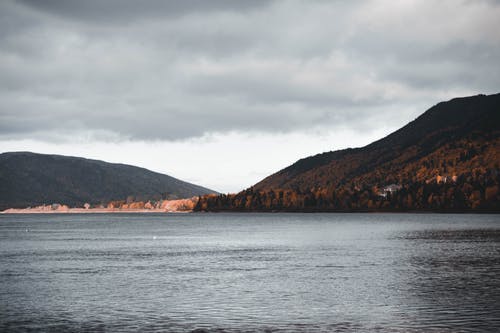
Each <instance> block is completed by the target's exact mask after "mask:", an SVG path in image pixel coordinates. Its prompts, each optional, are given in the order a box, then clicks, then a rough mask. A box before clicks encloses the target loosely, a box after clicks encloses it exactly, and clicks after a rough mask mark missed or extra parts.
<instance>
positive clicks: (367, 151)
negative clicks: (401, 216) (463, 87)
mask: <svg viewBox="0 0 500 333" xmlns="http://www.w3.org/2000/svg"><path fill="white" fill-rule="evenodd" d="M499 164H500V94H495V95H489V96H485V95H477V96H471V97H463V98H455V99H452V100H450V101H447V102H441V103H439V104H437V105H435V106H433V107H432V108H430V109H429V110H427V111H426V112H425V113H424V114H422V115H421V116H420V117H418V118H417V119H415V120H414V121H412V122H410V123H409V124H408V125H406V126H404V127H402V128H401V129H399V130H397V131H396V132H394V133H392V134H390V135H388V136H387V137H385V138H383V139H381V140H379V141H376V142H374V143H372V144H370V145H367V146H365V147H362V148H356V149H344V150H339V151H333V152H327V153H323V154H318V155H315V156H311V157H307V158H304V159H301V160H299V161H297V162H296V163H294V164H292V165H291V166H289V167H287V168H285V169H283V170H281V171H278V172H277V173H275V174H273V175H271V176H269V177H267V178H265V179H263V180H262V181H260V182H259V183H257V184H256V185H254V186H253V187H252V188H249V189H247V190H245V191H242V192H240V193H238V194H235V195H230V196H222V195H219V196H213V195H212V196H207V197H205V198H204V200H202V201H200V203H199V204H198V206H197V209H198V210H256V211H260V210H290V211H371V210H448V211H468V210H485V211H486V210H490V211H491V210H494V211H497V210H500V204H499V199H500V198H499V190H498V185H499V177H500V176H499V175H500V167H499Z"/></svg>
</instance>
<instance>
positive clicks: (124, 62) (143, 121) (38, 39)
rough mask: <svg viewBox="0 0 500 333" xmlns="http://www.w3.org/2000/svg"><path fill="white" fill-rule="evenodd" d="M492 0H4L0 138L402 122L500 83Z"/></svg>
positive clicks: (172, 134) (182, 135)
mask: <svg viewBox="0 0 500 333" xmlns="http://www.w3.org/2000/svg"><path fill="white" fill-rule="evenodd" d="M498 17H500V5H499V3H498V2H493V1H463V2H457V1H451V0H450V1H441V2H439V3H430V2H415V3H411V2H399V3H396V4H394V3H393V2H388V1H365V2H340V1H339V2H331V1H317V2H309V1H307V2H306V1H202V0H196V1H195V0H193V1H147V2H138V1H97V0H96V1H28V0H26V1H22V2H9V1H5V2H2V3H1V4H0V138H2V139H18V138H36V139H40V140H72V139H73V138H74V137H76V136H78V137H88V138H94V139H98V140H114V139H117V140H119V139H122V138H128V139H141V140H143V139H146V140H156V139H160V140H177V139H186V138H191V137H199V136H202V135H204V134H207V133H213V132H219V133H220V132H230V131H262V132H277V131H278V132H290V131H297V130H303V129H306V128H315V127H318V128H324V129H325V130H326V129H328V130H335V129H336V128H342V127H352V128H358V129H359V130H360V131H361V130H366V128H368V127H370V126H378V125H387V124H390V123H391V122H394V123H400V122H401V120H402V119H411V118H412V117H414V116H416V114H417V113H418V112H421V111H423V109H422V107H425V106H427V107H428V106H431V105H432V104H434V103H436V102H438V101H440V100H443V99H447V98H451V97H454V96H456V95H464V94H475V93H493V92H497V91H498V87H500V66H498V59H499V58H500V36H499V35H498V33H497V31H498V30H500V29H499V28H500V26H499V23H498Z"/></svg>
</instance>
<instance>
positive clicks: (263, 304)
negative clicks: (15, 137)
mask: <svg viewBox="0 0 500 333" xmlns="http://www.w3.org/2000/svg"><path fill="white" fill-rule="evenodd" d="M195 329H200V330H206V331H209V332H212V331H214V332H242V331H243V332H254V331H262V332H275V331H276V332H301V331H303V332H498V331H500V215H432V214H427V215H399V214H364V215H363V214H359V215H358V214H200V215H198V214H186V215H151V214H147V215H142V214H137V215H30V216H24V215H23V216H21V215H11V216H8V215H3V216H0V331H2V332H16V331H49V332H59V331H65V332H66V331H69V332H82V331H89V332H96V331H97V332H184V331H186V332H189V331H192V330H195Z"/></svg>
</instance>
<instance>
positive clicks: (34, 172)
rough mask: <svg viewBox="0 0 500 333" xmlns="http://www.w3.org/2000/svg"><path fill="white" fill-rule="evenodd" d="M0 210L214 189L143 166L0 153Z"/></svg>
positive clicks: (172, 196) (181, 195) (176, 195)
mask: <svg viewBox="0 0 500 333" xmlns="http://www.w3.org/2000/svg"><path fill="white" fill-rule="evenodd" d="M0 184H1V186H0V210H3V209H6V208H11V207H27V206H37V205H42V204H51V203H61V204H66V205H69V206H71V207H77V206H80V207H81V206H82V205H83V204H84V203H90V204H94V205H95V204H106V203H108V202H110V201H112V200H126V199H127V198H128V199H129V200H136V201H139V200H149V199H155V200H160V199H175V198H189V197H193V196H197V195H203V194H207V193H215V191H212V190H209V189H207V188H204V187H201V186H197V185H194V184H190V183H187V182H183V181H181V180H179V179H176V178H173V177H170V176H167V175H164V174H160V173H156V172H153V171H150V170H147V169H143V168H139V167H135V166H131V165H125V164H113V163H107V162H103V161H97V160H90V159H85V158H79V157H69V156H60V155H43V154H35V153H30V152H12V153H3V154H0Z"/></svg>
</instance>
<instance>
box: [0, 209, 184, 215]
mask: <svg viewBox="0 0 500 333" xmlns="http://www.w3.org/2000/svg"><path fill="white" fill-rule="evenodd" d="M191 212H192V210H184V211H179V210H178V211H176V210H166V209H133V208H131V209H119V208H116V209H108V208H89V209H85V208H68V209H62V210H42V209H27V208H9V209H6V210H3V211H0V214H123V213H164V214H169V213H191Z"/></svg>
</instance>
